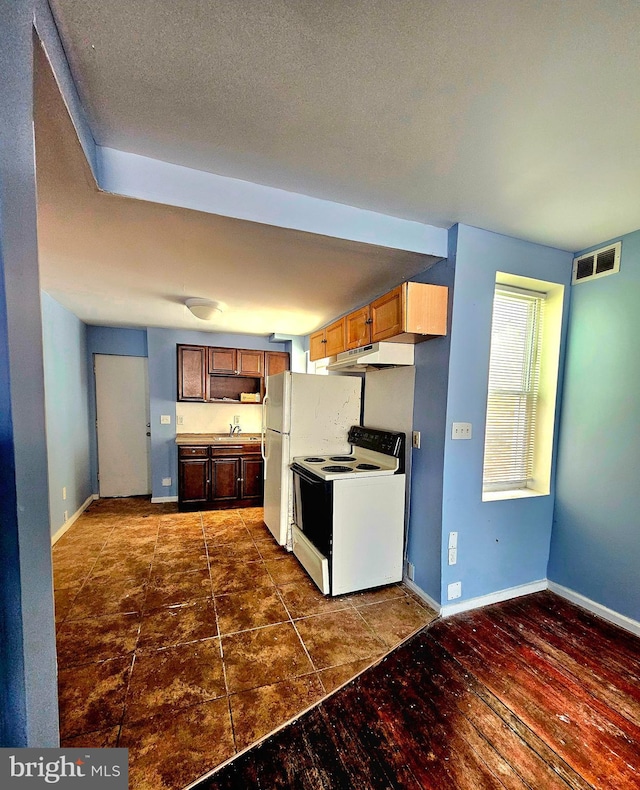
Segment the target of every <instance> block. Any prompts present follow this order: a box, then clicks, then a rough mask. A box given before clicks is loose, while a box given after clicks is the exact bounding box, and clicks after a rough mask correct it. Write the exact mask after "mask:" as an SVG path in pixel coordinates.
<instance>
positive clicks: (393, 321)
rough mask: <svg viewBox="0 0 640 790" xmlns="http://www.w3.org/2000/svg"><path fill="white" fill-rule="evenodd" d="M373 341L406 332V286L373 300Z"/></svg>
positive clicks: (400, 286)
mask: <svg viewBox="0 0 640 790" xmlns="http://www.w3.org/2000/svg"><path fill="white" fill-rule="evenodd" d="M370 307H371V322H372V323H371V342H373V343H377V342H378V341H379V340H386V338H388V337H393V336H394V335H399V334H401V333H402V332H404V288H403V286H402V285H399V286H398V287H397V288H394V289H393V291H389V293H387V294H385V295H384V296H381V297H380V298H379V299H376V300H375V301H374V302H371V305H370Z"/></svg>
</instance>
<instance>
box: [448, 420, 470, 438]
mask: <svg viewBox="0 0 640 790" xmlns="http://www.w3.org/2000/svg"><path fill="white" fill-rule="evenodd" d="M451 438H452V439H471V423H470V422H454V423H453V425H452V427H451Z"/></svg>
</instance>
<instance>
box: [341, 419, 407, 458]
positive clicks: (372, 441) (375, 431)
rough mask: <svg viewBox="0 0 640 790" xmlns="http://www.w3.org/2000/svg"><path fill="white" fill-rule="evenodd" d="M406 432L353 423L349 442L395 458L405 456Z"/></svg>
mask: <svg viewBox="0 0 640 790" xmlns="http://www.w3.org/2000/svg"><path fill="white" fill-rule="evenodd" d="M404 442H405V435H404V433H399V432H397V431H383V430H380V429H379V428H367V427H365V426H364V425H352V426H351V428H350V429H349V443H350V444H352V445H355V446H356V447H363V448H364V449H365V450H375V452H377V453H384V454H385V455H391V456H393V457H394V458H403V457H404Z"/></svg>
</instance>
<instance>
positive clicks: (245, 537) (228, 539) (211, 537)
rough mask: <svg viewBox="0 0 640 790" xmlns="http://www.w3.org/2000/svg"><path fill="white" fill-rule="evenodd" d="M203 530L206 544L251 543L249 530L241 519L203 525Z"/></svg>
mask: <svg viewBox="0 0 640 790" xmlns="http://www.w3.org/2000/svg"><path fill="white" fill-rule="evenodd" d="M204 532H205V536H206V538H207V545H208V546H217V545H219V544H221V543H253V538H252V537H251V534H250V533H249V530H248V529H247V528H246V527H245V526H244V524H243V523H242V522H241V521H239V522H230V523H228V524H225V523H222V524H211V525H205V528H204Z"/></svg>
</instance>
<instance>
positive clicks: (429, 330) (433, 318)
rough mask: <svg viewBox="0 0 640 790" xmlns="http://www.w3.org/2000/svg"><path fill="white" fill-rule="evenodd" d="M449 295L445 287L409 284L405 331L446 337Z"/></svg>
mask: <svg viewBox="0 0 640 790" xmlns="http://www.w3.org/2000/svg"><path fill="white" fill-rule="evenodd" d="M448 293H449V291H448V288H447V287H446V286H445V285H431V284H429V283H407V304H406V317H405V331H406V332H416V333H417V334H420V335H430V336H439V335H446V334H447V300H448Z"/></svg>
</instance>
